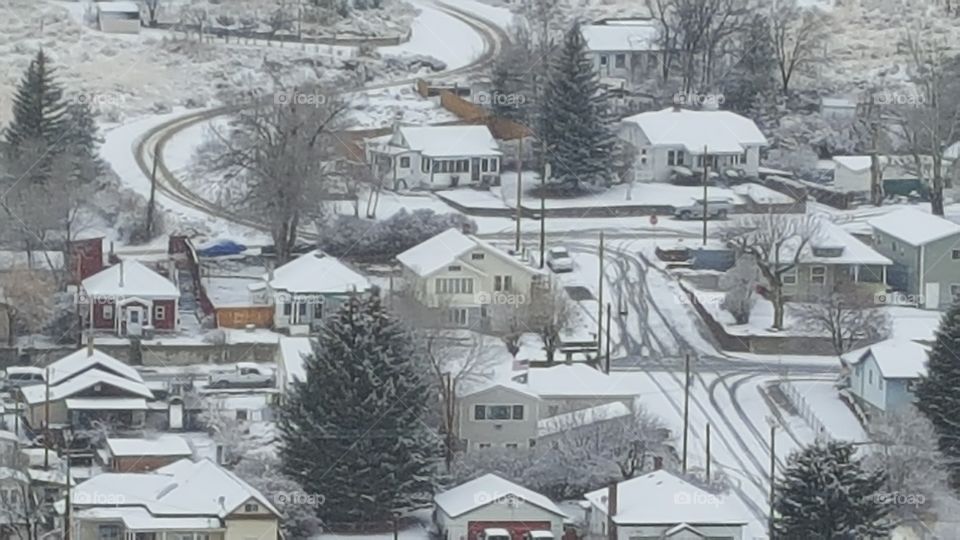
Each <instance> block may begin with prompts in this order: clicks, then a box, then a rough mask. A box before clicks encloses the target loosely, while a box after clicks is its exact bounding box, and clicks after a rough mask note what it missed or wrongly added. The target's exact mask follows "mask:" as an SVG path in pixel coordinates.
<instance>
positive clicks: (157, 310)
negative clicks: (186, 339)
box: [78, 260, 180, 336]
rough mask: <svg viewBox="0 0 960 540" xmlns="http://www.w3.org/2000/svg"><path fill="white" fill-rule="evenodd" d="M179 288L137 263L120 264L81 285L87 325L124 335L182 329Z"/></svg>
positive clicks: (124, 262)
mask: <svg viewBox="0 0 960 540" xmlns="http://www.w3.org/2000/svg"><path fill="white" fill-rule="evenodd" d="M179 301H180V288H179V287H178V285H177V284H176V283H175V282H173V281H171V280H169V279H167V278H166V277H164V276H161V275H160V274H158V273H157V272H155V271H153V270H151V269H150V268H147V266H146V265H144V264H143V263H141V262H139V261H135V260H126V261H120V262H119V263H117V264H115V265H113V266H110V267H108V268H105V269H103V270H101V271H99V272H97V273H96V274H94V275H92V276H90V277H88V278H86V279H84V280H83V281H81V282H80V294H79V298H78V302H79V304H80V306H79V308H80V313H82V314H85V315H86V317H87V324H89V325H90V326H91V327H92V328H94V329H96V330H109V331H111V332H113V333H115V334H117V335H120V336H139V335H141V334H143V332H144V329H145V328H147V327H151V328H154V329H155V330H157V331H158V332H175V331H177V329H178V328H179V326H180V317H179Z"/></svg>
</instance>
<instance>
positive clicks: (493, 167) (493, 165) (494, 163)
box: [490, 158, 500, 172]
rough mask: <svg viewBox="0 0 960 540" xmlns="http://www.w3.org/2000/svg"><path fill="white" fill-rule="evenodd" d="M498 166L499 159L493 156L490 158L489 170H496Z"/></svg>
mask: <svg viewBox="0 0 960 540" xmlns="http://www.w3.org/2000/svg"><path fill="white" fill-rule="evenodd" d="M499 167H500V160H499V159H497V158H493V159H491V160H490V172H497V169H498V168H499Z"/></svg>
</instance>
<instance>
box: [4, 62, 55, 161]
mask: <svg viewBox="0 0 960 540" xmlns="http://www.w3.org/2000/svg"><path fill="white" fill-rule="evenodd" d="M54 71H55V70H54V69H53V67H52V66H51V65H50V59H49V58H48V57H47V55H46V54H45V53H44V52H43V49H40V50H39V51H37V56H36V57H35V58H34V59H33V60H32V61H31V62H30V66H29V67H27V72H26V74H25V75H24V77H23V79H22V80H21V81H20V84H19V85H18V86H17V91H16V94H15V95H14V97H13V120H12V121H11V122H10V125H9V126H7V128H6V130H5V133H4V135H5V139H6V142H7V144H8V145H9V148H10V149H11V150H13V151H16V150H19V149H20V147H21V146H23V145H27V144H37V143H42V144H44V145H45V146H46V148H47V149H53V148H54V147H55V146H56V145H57V144H58V142H60V141H61V138H62V137H63V136H64V127H65V126H66V103H65V102H64V99H63V89H62V88H61V87H60V85H59V84H57V82H56V80H55V79H54V77H53V75H54Z"/></svg>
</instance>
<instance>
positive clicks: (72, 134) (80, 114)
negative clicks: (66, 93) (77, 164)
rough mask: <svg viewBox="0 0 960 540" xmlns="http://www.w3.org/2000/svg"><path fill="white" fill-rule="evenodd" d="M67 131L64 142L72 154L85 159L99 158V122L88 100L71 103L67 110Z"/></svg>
mask: <svg viewBox="0 0 960 540" xmlns="http://www.w3.org/2000/svg"><path fill="white" fill-rule="evenodd" d="M65 120H66V124H67V125H66V130H67V131H66V132H65V134H64V136H63V141H62V142H63V144H64V145H65V146H66V148H67V150H66V151H67V152H69V153H70V154H71V155H72V156H74V157H76V158H80V159H84V160H90V161H93V160H96V159H97V147H98V146H99V145H100V142H99V140H98V135H97V123H96V121H95V120H94V119H93V111H92V110H91V109H90V103H89V102H87V101H86V100H78V101H74V102H72V103H70V105H69V106H68V107H67V110H66V117H65Z"/></svg>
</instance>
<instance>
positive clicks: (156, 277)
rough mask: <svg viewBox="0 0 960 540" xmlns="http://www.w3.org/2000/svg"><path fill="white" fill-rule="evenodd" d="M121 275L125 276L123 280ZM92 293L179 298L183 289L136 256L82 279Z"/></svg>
mask: <svg viewBox="0 0 960 540" xmlns="http://www.w3.org/2000/svg"><path fill="white" fill-rule="evenodd" d="M121 276H122V278H123V279H122V280H121ZM81 285H82V286H83V289H84V290H85V291H86V292H87V294H88V295H91V296H103V297H146V298H179V297H180V290H179V289H177V287H176V285H174V284H173V283H172V282H170V280H168V279H167V278H165V277H163V276H161V275H160V274H158V273H156V272H154V271H153V270H151V269H149V268H147V267H146V266H144V265H143V263H141V262H139V261H135V260H128V261H121V262H120V263H119V264H115V265H113V266H111V267H109V268H106V269H104V270H101V271H100V272H97V273H96V274H94V275H92V276H90V277H88V278H87V279H85V280H83V282H82V283H81Z"/></svg>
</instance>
